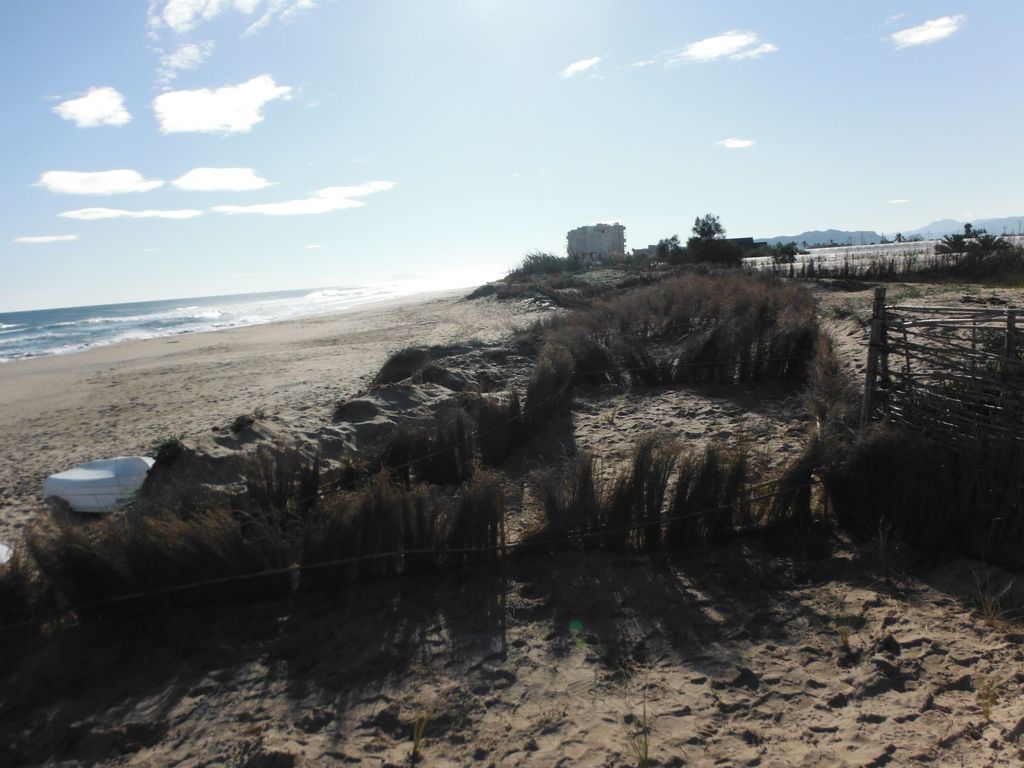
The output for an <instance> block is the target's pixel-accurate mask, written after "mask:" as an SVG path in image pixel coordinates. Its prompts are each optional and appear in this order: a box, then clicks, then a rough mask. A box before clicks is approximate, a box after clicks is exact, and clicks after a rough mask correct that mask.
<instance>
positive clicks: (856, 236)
mask: <svg viewBox="0 0 1024 768" xmlns="http://www.w3.org/2000/svg"><path fill="white" fill-rule="evenodd" d="M757 239H760V238H757ZM764 239H765V240H766V241H767V242H768V245H776V244H778V243H796V244H797V245H800V246H803V245H805V244H806V245H827V244H828V243H836V244H837V245H870V244H871V243H877V242H879V241H881V239H882V236H881V235H880V234H878V233H877V232H869V231H867V230H864V229H858V230H856V231H851V230H847V229H813V230H811V231H810V232H801V233H800V234H799V235H781V236H779V237H766V238H764Z"/></svg>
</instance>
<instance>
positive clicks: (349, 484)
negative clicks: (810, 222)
mask: <svg viewBox="0 0 1024 768" xmlns="http://www.w3.org/2000/svg"><path fill="white" fill-rule="evenodd" d="M796 360H801V361H805V362H810V358H809V357H805V356H799V355H790V356H787V357H778V358H766V359H765V360H763V361H762V362H763V363H766V364H767V363H780V362H793V361H796ZM741 364H742V362H737V361H726V362H721V361H708V362H694V363H680V364H677V365H676V367H678V366H679V365H685V366H686V367H713V366H726V365H728V366H735V365H741ZM651 368H652V366H641V367H635V368H606V369H597V370H594V369H587V370H585V371H579V370H574V371H573V372H572V375H576V374H577V373H582V374H584V375H601V374H612V373H637V372H644V371H649V370H651ZM571 390H572V381H571V378H570V381H569V382H567V383H566V384H565V385H564V386H563V387H562V388H561V389H560V390H559V391H558V392H556V393H554V394H552V395H550V396H548V397H545V398H544V399H543V400H541V401H539V402H537V403H532V404H531V403H527V404H526V407H523V408H522V409H521V410H520V411H519V413H518V414H516V415H514V416H510V417H509V418H507V419H505V420H503V421H501V422H498V423H497V424H492V425H490V426H489V427H488V428H486V429H482V430H479V429H478V430H476V431H474V432H472V433H470V434H469V435H467V436H466V437H465V438H464V439H463V440H461V441H459V442H456V443H452V444H450V445H446V446H445V447H443V448H439V449H437V450H435V451H430V452H427V453H425V454H423V455H421V456H417V457H416V458H413V459H409V460H408V461H405V462H401V463H399V464H394V465H389V466H388V467H387V469H388V470H390V471H392V472H398V471H401V470H403V469H411V468H413V467H415V465H416V464H419V463H421V462H424V461H427V460H429V459H433V458H437V457H438V456H442V455H444V454H446V453H449V452H451V451H454V450H457V449H459V448H465V447H468V446H469V445H471V444H472V443H473V442H474V441H475V440H478V439H480V438H481V437H486V436H488V435H491V434H494V433H495V432H498V431H499V430H502V429H504V428H506V427H508V426H510V425H512V424H514V423H516V422H517V421H521V420H522V419H523V418H524V417H525V416H527V415H528V414H530V413H531V412H535V411H537V410H540V409H541V408H542V407H543V406H545V405H547V404H549V403H551V402H553V401H556V400H561V399H562V398H564V397H566V395H567V394H569V392H570V391H571ZM514 394H518V393H514ZM458 421H459V418H458V417H456V418H454V419H451V420H449V421H447V422H444V423H442V424H438V425H436V429H439V430H443V429H447V428H449V427H451V426H454V425H455V424H456V423H457V422H458ZM363 480H364V478H354V479H350V480H342V481H338V482H337V483H336V484H334V485H333V486H332V487H330V488H328V489H326V490H324V489H319V490H318V491H317V493H316V494H315V495H310V496H307V497H303V498H301V499H296V500H295V503H296V504H305V503H309V502H312V501H314V500H316V499H317V498H330V497H331V496H335V495H339V494H342V493H345V492H347V491H349V490H352V489H353V488H356V487H358V486H359V485H360V484H361V483H362V482H363ZM769 482H771V481H769Z"/></svg>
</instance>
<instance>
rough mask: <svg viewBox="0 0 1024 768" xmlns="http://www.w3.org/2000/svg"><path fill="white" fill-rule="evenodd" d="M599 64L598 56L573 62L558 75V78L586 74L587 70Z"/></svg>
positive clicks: (599, 58)
mask: <svg viewBox="0 0 1024 768" xmlns="http://www.w3.org/2000/svg"><path fill="white" fill-rule="evenodd" d="M600 63H601V57H600V56H594V57H593V58H590V59H583V60H581V61H574V62H573V63H572V64H570V65H569V66H568V67H566V68H565V69H563V70H562V71H561V72H559V73H558V75H559V77H572V76H573V75H578V74H579V73H580V72H586V71H587V70H588V69H592V68H594V67H596V66H597V65H598V64H600Z"/></svg>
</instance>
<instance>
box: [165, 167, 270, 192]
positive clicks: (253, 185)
mask: <svg viewBox="0 0 1024 768" xmlns="http://www.w3.org/2000/svg"><path fill="white" fill-rule="evenodd" d="M171 184H173V185H174V186H176V187H177V188H178V189H188V190H191V191H193V192H246V191H248V190H251V189H265V188H266V187H269V186H272V185H273V182H271V181H267V180H266V179H264V178H263V177H261V176H257V175H256V172H255V171H253V169H252V168H193V169H192V170H191V171H189V172H188V173H186V174H184V175H183V176H181V177H179V178H177V179H175V180H174V181H172V182H171Z"/></svg>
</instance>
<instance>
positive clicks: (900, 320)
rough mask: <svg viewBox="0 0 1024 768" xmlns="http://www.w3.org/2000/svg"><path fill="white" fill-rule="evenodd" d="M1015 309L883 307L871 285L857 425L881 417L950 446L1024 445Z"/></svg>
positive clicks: (1022, 352)
mask: <svg viewBox="0 0 1024 768" xmlns="http://www.w3.org/2000/svg"><path fill="white" fill-rule="evenodd" d="M1020 312H1021V310H1020V309H1018V308H1016V307H1004V306H999V307H992V306H974V305H965V306H959V307H921V306H906V305H901V306H886V304H885V288H884V287H879V288H876V289H875V301H874V307H873V311H872V319H871V337H870V344H869V347H868V359H867V367H866V371H865V383H864V400H863V410H862V412H861V424H862V425H865V424H867V423H868V422H870V421H872V420H874V419H877V418H879V417H886V418H888V419H890V420H891V421H893V422H896V423H899V424H901V425H902V426H904V427H905V428H907V429H909V430H912V431H914V432H917V433H920V434H922V435H923V436H925V437H928V438H931V439H933V440H936V441H938V442H941V443H942V444H944V445H949V446H951V447H954V448H957V447H959V448H968V447H969V448H972V449H973V448H977V447H978V446H979V444H981V443H1000V444H1003V445H1006V444H1007V443H1012V444H1020V443H1024V364H1022V360H1024V338H1022V336H1021V333H1020V331H1019V329H1018V328H1017V321H1018V315H1019V314H1020Z"/></svg>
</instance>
